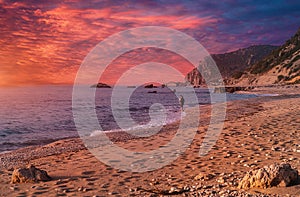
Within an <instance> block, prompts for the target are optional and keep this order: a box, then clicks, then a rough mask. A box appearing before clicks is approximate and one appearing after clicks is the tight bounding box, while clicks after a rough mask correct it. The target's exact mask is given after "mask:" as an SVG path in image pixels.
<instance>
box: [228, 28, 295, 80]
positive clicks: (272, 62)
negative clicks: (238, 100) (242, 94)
mask: <svg viewBox="0 0 300 197" xmlns="http://www.w3.org/2000/svg"><path fill="white" fill-rule="evenodd" d="M232 82H233V83H234V84H238V85H271V84H295V83H300V28H299V29H298V31H297V32H296V34H295V35H294V36H293V37H291V38H290V39H289V40H287V41H286V42H285V44H284V45H282V46H281V47H279V48H278V49H276V50H274V51H273V52H272V53H270V54H269V55H268V56H267V57H266V58H264V59H263V60H261V61H259V62H257V63H256V64H254V65H253V66H251V67H250V68H249V69H248V70H247V71H246V72H245V74H243V75H242V76H241V77H240V78H239V79H236V80H232Z"/></svg>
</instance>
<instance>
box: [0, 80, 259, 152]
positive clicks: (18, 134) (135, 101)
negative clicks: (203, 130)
mask: <svg viewBox="0 0 300 197" xmlns="http://www.w3.org/2000/svg"><path fill="white" fill-rule="evenodd" d="M72 88H73V87H72V86H39V87H14V88H0V152H2V151H8V150H14V149H18V148H21V147H26V146H30V145H40V144H46V143H49V142H51V141H54V140H57V139H62V138H68V137H76V136H78V133H77V131H76V127H75V124H74V119H73V113H72ZM173 89H174V88H173ZM173 89H169V88H157V89H145V88H138V89H136V90H135V91H133V93H132V94H131V96H130V98H129V104H128V106H126V105H125V107H124V105H117V107H116V106H114V109H115V110H116V111H118V110H119V111H122V110H127V111H128V110H129V113H130V116H131V118H132V119H133V120H134V121H135V122H137V123H138V124H140V125H144V124H147V123H149V121H150V116H149V107H150V106H152V105H153V104H154V103H160V104H161V105H163V106H164V107H165V110H166V120H167V122H173V121H175V120H177V119H178V118H180V114H181V111H180V106H179V102H178V98H177V97H176V95H175V94H174V92H173ZM128 91H132V89H130V88H123V89H122V90H119V92H118V94H117V95H115V97H119V98H117V101H118V102H119V101H124V102H126V99H124V98H125V97H126V93H128ZM149 91H157V93H149ZM195 92H196V95H197V98H198V100H197V101H196V102H188V103H187V105H186V107H192V106H195V105H198V104H209V103H210V96H209V92H208V90H205V89H195ZM181 93H182V94H184V95H187V94H189V93H187V92H185V89H184V88H176V94H181ZM111 95H112V89H97V90H96V97H95V104H96V113H97V117H98V120H99V124H100V125H101V127H102V129H103V130H105V131H111V130H116V129H119V126H118V124H117V123H116V121H115V120H114V115H113V113H112V107H111V97H112V96H111ZM123 97H124V98H123ZM251 97H255V95H239V94H227V100H236V99H246V98H251ZM127 103H128V102H127ZM118 107H120V108H118ZM74 110H76V109H74ZM161 110H162V109H161V108H160V107H159V106H157V107H156V108H155V107H154V108H152V112H153V113H156V112H157V113H159V112H160V111H161ZM154 117H155V116H154ZM126 118H127V119H128V117H124V120H125V121H126ZM121 119H122V117H121ZM154 123H155V120H154ZM158 123H159V120H158Z"/></svg>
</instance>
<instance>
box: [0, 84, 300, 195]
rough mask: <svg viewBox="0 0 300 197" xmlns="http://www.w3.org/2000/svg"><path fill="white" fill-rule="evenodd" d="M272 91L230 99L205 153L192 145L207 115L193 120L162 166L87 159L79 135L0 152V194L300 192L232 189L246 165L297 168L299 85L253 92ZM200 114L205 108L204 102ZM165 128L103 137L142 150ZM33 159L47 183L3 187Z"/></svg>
mask: <svg viewBox="0 0 300 197" xmlns="http://www.w3.org/2000/svg"><path fill="white" fill-rule="evenodd" d="M252 92H253V93H260V94H278V95H276V96H275V95H272V96H264V97H257V98H252V99H247V100H239V101H231V102H228V105H227V114H226V119H225V123H224V127H223V130H222V132H221V134H220V136H219V138H218V141H217V142H216V144H215V146H214V147H213V148H212V150H211V151H210V152H209V153H208V154H207V155H206V156H202V157H200V156H199V147H200V145H201V143H202V140H203V137H204V134H205V132H206V130H207V126H208V121H207V120H208V118H209V116H203V117H201V118H200V119H201V120H200V122H201V123H200V126H199V128H191V129H196V130H197V133H196V136H195V138H194V140H193V142H192V144H191V145H190V146H189V147H188V149H187V150H186V151H185V152H184V154H182V155H180V156H179V157H178V158H177V159H176V160H175V161H173V162H172V163H170V164H169V165H167V166H165V167H163V168H160V169H157V170H154V171H150V172H142V173H139V172H128V171H122V170H117V169H114V168H112V167H111V166H108V165H105V164H104V163H102V162H101V161H99V160H98V159H97V158H95V157H94V156H93V155H92V154H91V153H90V152H89V151H88V150H87V149H86V148H85V146H84V144H83V143H82V141H81V139H80V138H72V139H65V140H60V141H56V142H54V143H51V144H48V145H45V146H39V147H27V148H24V149H19V150H16V151H12V152H9V153H4V154H1V155H0V159H1V162H0V172H1V173H0V196H163V195H166V196H168V195H172V196H173V195H175V196H300V185H295V186H291V187H275V188H269V189H250V190H247V191H244V190H239V189H237V185H238V183H239V181H240V180H241V178H242V177H243V176H244V175H245V173H246V172H247V171H249V170H250V169H256V168H261V167H263V166H265V165H270V164H273V163H276V162H277V163H281V162H288V163H289V164H291V166H292V167H293V168H296V169H298V170H299V169H300V160H299V158H300V157H299V156H300V142H299V139H300V133H299V130H300V111H299V106H300V88H299V87H298V88H297V87H294V86H292V87H289V88H287V87H285V88H280V89H279V88H265V89H260V90H258V89H254V90H252ZM202 110H204V111H203V114H209V113H210V106H206V107H204V108H203V109H202ZM177 127H178V126H177V125H176V124H173V125H167V126H165V127H164V128H163V129H162V131H161V132H159V133H158V134H157V135H155V136H151V137H149V138H143V139H142V140H141V139H138V138H135V139H132V138H130V137H128V136H127V135H125V134H124V135H121V137H120V136H117V135H116V134H113V133H111V134H108V135H109V137H110V139H111V140H112V141H114V143H115V144H117V145H118V146H120V147H123V148H126V149H128V150H132V151H134V150H139V151H149V150H152V149H156V148H157V147H159V146H160V145H163V144H165V143H167V142H168V141H169V140H170V139H172V137H173V136H174V134H175V133H176V130H177ZM27 164H33V165H35V166H36V167H37V168H40V169H43V170H46V171H47V172H48V174H49V175H50V176H51V177H52V178H53V180H51V181H48V182H39V183H25V184H11V183H10V179H11V174H12V171H13V169H14V168H16V167H21V166H26V165H27Z"/></svg>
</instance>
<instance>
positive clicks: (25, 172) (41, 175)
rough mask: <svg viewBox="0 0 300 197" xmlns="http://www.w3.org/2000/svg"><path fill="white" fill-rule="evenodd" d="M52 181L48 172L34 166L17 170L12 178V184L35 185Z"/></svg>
mask: <svg viewBox="0 0 300 197" xmlns="http://www.w3.org/2000/svg"><path fill="white" fill-rule="evenodd" d="M50 180H51V177H50V176H49V175H48V173H47V172H46V171H44V170H40V169H38V168H36V167H35V166H33V165H29V166H28V167H27V168H18V169H15V170H14V171H13V173H12V177H11V183H35V182H39V181H50Z"/></svg>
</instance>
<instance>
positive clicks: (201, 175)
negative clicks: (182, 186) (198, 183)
mask: <svg viewBox="0 0 300 197" xmlns="http://www.w3.org/2000/svg"><path fill="white" fill-rule="evenodd" d="M212 178H214V175H213V174H204V173H201V172H200V173H199V174H198V175H197V176H195V177H194V179H195V180H204V181H209V180H211V179H212Z"/></svg>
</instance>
